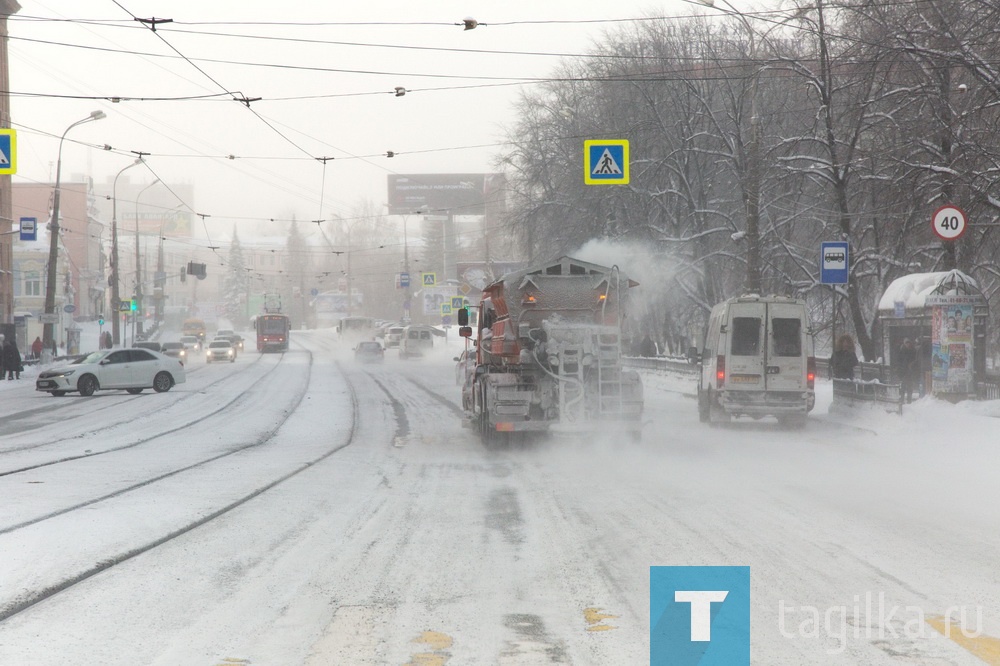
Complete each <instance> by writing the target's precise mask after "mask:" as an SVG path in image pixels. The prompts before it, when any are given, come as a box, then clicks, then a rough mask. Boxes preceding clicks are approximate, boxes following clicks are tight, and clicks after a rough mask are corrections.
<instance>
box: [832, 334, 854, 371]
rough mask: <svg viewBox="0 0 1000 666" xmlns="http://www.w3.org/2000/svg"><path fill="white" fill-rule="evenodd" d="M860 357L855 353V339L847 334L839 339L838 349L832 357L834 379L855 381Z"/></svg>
mask: <svg viewBox="0 0 1000 666" xmlns="http://www.w3.org/2000/svg"><path fill="white" fill-rule="evenodd" d="M857 366H858V355H857V354H856V353H854V338H852V337H851V336H849V335H847V334H846V333H845V334H844V335H842V336H840V337H839V338H837V348H836V349H835V350H834V351H833V356H831V357H830V372H831V373H832V374H833V378H834V379H854V368H856V367H857Z"/></svg>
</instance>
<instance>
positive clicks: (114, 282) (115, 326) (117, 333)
mask: <svg viewBox="0 0 1000 666" xmlns="http://www.w3.org/2000/svg"><path fill="white" fill-rule="evenodd" d="M137 164H142V158H141V157H140V158H138V159H137V160H136V161H135V162H132V164H129V165H128V166H127V167H125V168H124V169H122V170H121V171H119V172H118V174H117V175H116V176H115V181H114V183H113V184H112V185H111V341H112V343H113V344H115V345H119V344H121V341H122V335H121V330H122V326H121V314H120V313H119V312H118V304H119V303H121V293H120V292H119V290H118V176H120V175H122V174H123V173H124V172H125V171H127V170H128V169H131V168H132V167H134V166H135V165H137Z"/></svg>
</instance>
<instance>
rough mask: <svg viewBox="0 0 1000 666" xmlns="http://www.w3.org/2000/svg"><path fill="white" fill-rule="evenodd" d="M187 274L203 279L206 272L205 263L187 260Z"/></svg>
mask: <svg viewBox="0 0 1000 666" xmlns="http://www.w3.org/2000/svg"><path fill="white" fill-rule="evenodd" d="M187 272H188V275H193V276H195V277H196V278H198V279H199V280H204V279H205V277H206V276H207V275H208V273H207V272H206V270H205V264H196V263H195V262H193V261H189V262H188V265H187Z"/></svg>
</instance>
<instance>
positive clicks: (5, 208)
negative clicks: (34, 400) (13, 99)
mask: <svg viewBox="0 0 1000 666" xmlns="http://www.w3.org/2000/svg"><path fill="white" fill-rule="evenodd" d="M20 9H21V5H19V4H18V3H17V2H16V1H15V0H0V91H2V92H0V127H4V128H7V127H10V92H9V90H10V72H9V68H8V60H7V18H8V17H9V16H11V15H13V14H16V13H17V12H18V11H19V10H20ZM10 178H11V177H10V176H0V231H4V232H7V231H10V228H11V225H12V222H13V220H12V219H11V217H12V216H13V207H12V205H11V192H12V188H11V182H10ZM13 268H14V241H13V239H12V238H11V237H10V236H9V235H3V236H0V271H3V272H2V273H0V276H3V277H0V322H2V323H13V322H14V318H13V317H14V281H13V276H14V270H13Z"/></svg>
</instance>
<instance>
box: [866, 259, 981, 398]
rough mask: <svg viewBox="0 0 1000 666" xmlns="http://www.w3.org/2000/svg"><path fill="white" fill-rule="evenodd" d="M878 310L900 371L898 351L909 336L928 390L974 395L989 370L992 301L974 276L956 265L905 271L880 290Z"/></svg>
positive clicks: (889, 351)
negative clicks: (940, 269)
mask: <svg viewBox="0 0 1000 666" xmlns="http://www.w3.org/2000/svg"><path fill="white" fill-rule="evenodd" d="M878 313H879V318H880V321H881V324H882V348H883V349H884V350H885V352H886V357H887V359H888V362H889V365H890V366H891V367H892V368H893V372H894V373H896V374H897V376H898V371H899V368H898V351H899V349H900V347H901V346H902V344H903V341H904V340H905V339H906V338H910V339H911V340H913V341H914V342H915V343H916V345H917V352H918V353H917V355H918V358H919V359H920V370H921V374H922V378H923V387H924V389H923V390H924V391H925V392H928V393H933V394H934V395H936V396H940V397H944V398H949V399H963V398H967V397H974V396H975V395H976V383H977V382H978V381H981V380H982V379H983V378H984V377H985V375H986V340H987V335H986V334H987V330H986V329H987V322H988V321H989V306H988V304H987V301H986V297H985V296H984V295H983V292H982V291H981V290H980V288H979V285H978V284H977V283H976V281H975V280H973V279H972V278H971V277H969V276H968V275H966V274H965V273H963V272H962V271H958V270H953V271H944V272H938V273H914V274H911V275H905V276H903V277H901V278H898V279H896V280H894V281H893V282H892V284H890V285H889V287H888V288H887V289H886V290H885V293H883V294H882V298H881V299H880V300H879V305H878ZM894 356H895V357H896V358H894Z"/></svg>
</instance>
